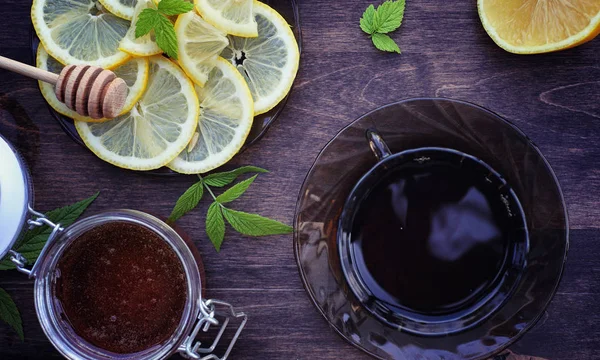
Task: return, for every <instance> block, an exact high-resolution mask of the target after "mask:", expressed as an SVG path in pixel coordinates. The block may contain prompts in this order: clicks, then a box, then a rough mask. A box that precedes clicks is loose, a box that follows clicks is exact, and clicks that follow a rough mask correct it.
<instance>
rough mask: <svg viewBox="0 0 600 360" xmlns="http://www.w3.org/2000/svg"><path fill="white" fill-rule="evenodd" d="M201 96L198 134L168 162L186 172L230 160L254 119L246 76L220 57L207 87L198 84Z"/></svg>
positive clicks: (192, 171) (198, 171)
mask: <svg viewBox="0 0 600 360" xmlns="http://www.w3.org/2000/svg"><path fill="white" fill-rule="evenodd" d="M196 92H197V93H198V98H199V99H200V110H201V111H200V118H199V121H198V129H197V130H196V132H197V134H198V135H195V136H194V137H193V138H192V139H193V140H192V142H191V143H190V144H188V147H187V149H185V150H184V151H183V152H181V154H179V156H178V157H177V158H176V159H175V160H173V161H172V162H171V163H169V164H168V165H167V166H168V167H169V168H171V169H173V170H175V171H177V172H180V173H184V174H200V173H205V172H207V171H210V170H212V169H215V168H217V167H219V166H221V165H223V164H225V163H226V162H228V161H229V160H230V159H231V158H232V157H233V156H234V155H235V154H237V152H238V151H240V149H241V148H242V145H244V141H246V138H247V137H248V134H249V133H250V128H251V127H252V120H253V114H254V110H253V102H252V94H250V90H248V86H247V85H246V82H245V81H244V78H243V77H242V76H241V75H240V74H239V72H238V71H237V70H236V69H235V67H233V66H232V65H231V64H230V63H229V62H227V61H226V60H225V59H222V58H219V59H218V60H217V62H216V66H215V67H214V68H213V70H212V71H211V72H210V75H209V77H208V82H207V83H206V85H205V86H204V87H199V86H196Z"/></svg>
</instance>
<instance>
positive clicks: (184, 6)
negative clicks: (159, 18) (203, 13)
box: [158, 0, 194, 15]
mask: <svg viewBox="0 0 600 360" xmlns="http://www.w3.org/2000/svg"><path fill="white" fill-rule="evenodd" d="M193 9H194V4H192V3H189V2H187V1H184V0H161V1H160V2H159V3H158V11H160V12H161V13H163V14H165V15H179V14H183V13H186V12H188V11H191V10H193Z"/></svg>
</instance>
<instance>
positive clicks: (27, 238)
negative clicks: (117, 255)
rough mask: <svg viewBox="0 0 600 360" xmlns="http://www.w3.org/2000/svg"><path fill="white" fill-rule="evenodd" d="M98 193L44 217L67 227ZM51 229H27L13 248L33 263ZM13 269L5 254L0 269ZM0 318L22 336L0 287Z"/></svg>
mask: <svg viewBox="0 0 600 360" xmlns="http://www.w3.org/2000/svg"><path fill="white" fill-rule="evenodd" d="M98 194H99V193H95V194H94V195H92V196H90V197H89V198H87V199H85V200H82V201H80V202H78V203H75V204H73V205H69V206H65V207H62V208H60V209H56V210H52V211H49V212H47V213H46V214H45V215H46V217H47V218H48V219H49V220H50V221H52V222H53V223H55V224H61V225H62V226H63V227H67V226H69V225H71V224H72V223H74V222H75V221H76V220H77V219H78V218H79V217H80V216H81V214H83V212H84V211H85V210H86V209H87V208H88V206H90V205H91V203H92V202H94V200H96V198H97V197H98ZM51 231H52V229H50V228H49V227H48V226H40V227H35V228H33V229H31V230H28V231H27V232H25V234H23V238H22V239H21V240H20V241H19V243H18V244H17V246H15V247H14V248H13V249H14V250H15V251H16V252H18V253H20V254H21V255H23V256H25V258H26V259H27V261H28V263H29V264H33V263H35V261H36V260H37V258H38V256H39V255H40V252H41V251H42V249H43V248H44V245H46V241H48V237H49V236H50V233H51ZM11 269H15V266H14V265H13V263H12V262H11V261H10V255H7V256H6V257H5V258H4V259H3V260H2V261H1V262H0V270H11ZM0 320H2V321H4V322H5V323H7V324H8V325H10V326H11V327H12V328H13V329H14V330H15V332H16V333H17V335H19V338H20V339H21V340H23V339H24V337H23V324H22V322H21V315H20V314H19V309H17V305H16V304H15V302H14V301H13V300H12V298H11V297H10V295H9V294H8V293H7V292H6V291H5V290H4V289H1V288H0Z"/></svg>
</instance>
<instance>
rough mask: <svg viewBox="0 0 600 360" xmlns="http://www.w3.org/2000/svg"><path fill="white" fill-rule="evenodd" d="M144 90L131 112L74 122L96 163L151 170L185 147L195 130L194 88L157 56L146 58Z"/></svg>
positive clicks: (197, 105)
mask: <svg viewBox="0 0 600 360" xmlns="http://www.w3.org/2000/svg"><path fill="white" fill-rule="evenodd" d="M149 60H150V76H149V78H148V87H147V89H146V92H145V93H144V95H143V96H142V98H141V99H140V100H139V101H138V102H137V104H135V106H134V107H133V109H131V111H130V112H128V113H126V114H124V115H121V116H119V117H117V118H115V119H113V120H111V121H106V122H103V123H88V122H82V121H76V122H75V126H76V128H77V132H78V133H79V135H80V136H81V138H82V139H83V141H84V142H85V144H86V145H87V146H88V148H90V150H92V151H93V152H94V153H95V154H96V155H97V156H98V157H100V158H101V159H103V160H105V161H107V162H109V163H111V164H114V165H116V166H119V167H123V168H126V169H132V170H152V169H156V168H159V167H161V166H163V165H165V164H167V163H169V162H170V161H172V160H173V159H174V158H175V157H177V155H178V154H179V153H180V152H181V151H182V150H183V149H184V148H185V147H186V146H187V144H188V143H189V142H190V140H191V139H192V136H194V131H195V130H196V126H197V125H198V115H199V109H200V108H199V104H198V97H197V95H196V91H195V90H194V84H193V83H192V81H191V80H190V79H189V78H188V77H187V76H186V75H185V73H184V72H183V71H182V70H181V69H180V68H179V67H178V66H177V65H175V64H174V63H173V62H171V61H169V60H167V59H166V58H164V57H163V56H161V55H157V56H153V57H151V58H150V59H149Z"/></svg>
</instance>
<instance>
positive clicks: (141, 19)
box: [135, 9, 163, 39]
mask: <svg viewBox="0 0 600 360" xmlns="http://www.w3.org/2000/svg"><path fill="white" fill-rule="evenodd" d="M161 17H163V16H162V15H160V14H159V13H158V11H156V10H155V9H144V10H142V12H141V13H140V14H139V15H138V19H137V22H136V23H135V38H136V39H137V38H139V37H142V36H144V35H146V34H148V33H149V32H150V31H152V29H154V28H155V27H156V25H157V24H158V23H159V22H160V18H161Z"/></svg>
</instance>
